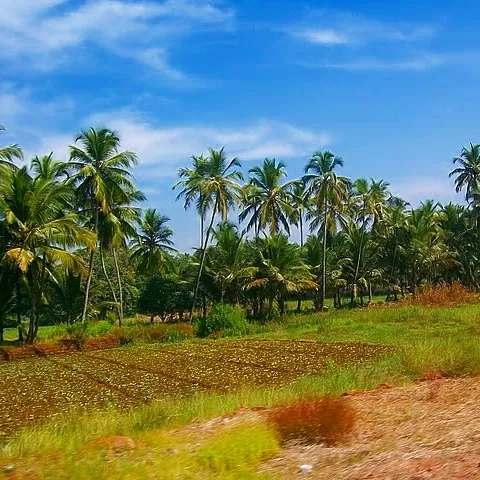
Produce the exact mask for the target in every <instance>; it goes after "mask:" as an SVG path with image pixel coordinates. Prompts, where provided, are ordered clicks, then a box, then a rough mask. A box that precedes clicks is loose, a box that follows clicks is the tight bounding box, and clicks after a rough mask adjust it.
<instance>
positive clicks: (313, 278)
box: [0, 128, 480, 344]
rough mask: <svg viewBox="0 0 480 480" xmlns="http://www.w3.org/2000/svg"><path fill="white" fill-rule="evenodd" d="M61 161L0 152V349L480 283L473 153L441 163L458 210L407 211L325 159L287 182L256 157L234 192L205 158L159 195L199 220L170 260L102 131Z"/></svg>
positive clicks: (169, 235)
mask: <svg viewBox="0 0 480 480" xmlns="http://www.w3.org/2000/svg"><path fill="white" fill-rule="evenodd" d="M69 151H70V155H69V158H68V159H62V160H55V159H54V157H53V154H50V155H48V156H45V157H34V158H33V159H32V160H31V162H30V164H29V166H19V165H18V164H16V163H15V161H18V160H20V159H21V158H22V151H21V149H20V147H19V146H18V145H11V146H7V147H3V148H1V149H0V162H1V163H0V169H1V172H0V173H1V175H0V341H2V342H3V341H4V339H3V334H4V330H5V328H7V327H10V328H11V327H14V328H16V329H17V331H18V336H17V341H18V342H19V343H22V342H27V343H29V344H33V343H34V342H35V341H37V339H38V336H39V331H40V326H41V325H51V324H58V323H64V324H67V325H73V324H75V323H76V322H82V323H85V322H87V321H92V320H100V319H108V320H109V321H110V322H112V323H113V322H116V323H117V324H118V326H119V327H121V326H122V325H123V324H124V322H125V319H126V316H133V315H134V314H135V313H145V314H147V315H149V316H150V317H151V321H152V322H154V321H155V319H156V318H159V319H160V321H162V322H174V321H188V322H192V320H193V319H194V318H195V317H200V316H201V317H203V320H202V323H201V325H203V326H206V325H207V324H208V323H209V322H210V321H211V320H212V319H213V318H215V316H216V313H215V311H216V310H215V305H216V304H219V303H221V304H231V305H236V306H239V307H240V308H242V309H243V310H244V311H245V313H246V315H247V318H253V319H258V320H261V321H268V320H269V321H272V320H273V319H275V318H276V317H277V316H278V315H280V316H285V315H286V314H287V313H288V310H289V307H288V306H289V301H292V300H294V301H296V310H297V311H298V312H299V313H301V312H302V310H303V311H304V309H305V307H306V306H311V307H312V308H313V309H314V310H316V311H323V310H325V309H326V308H327V305H328V304H330V303H331V302H330V299H331V298H333V306H334V307H337V308H340V307H344V306H346V305H348V306H351V307H354V306H357V305H365V304H369V303H371V302H372V299H373V297H374V295H375V294H378V293H382V294H383V295H385V297H386V300H387V301H396V300H398V299H399V298H406V297H407V296H408V294H410V293H411V294H412V295H413V296H414V297H417V296H418V294H419V292H422V291H423V292H424V291H426V290H425V289H427V290H428V288H432V287H435V286H438V285H451V284H452V283H455V284H458V285H462V286H463V287H464V288H466V289H470V290H476V289H477V288H478V287H479V279H480V255H479V253H478V248H479V247H478V246H479V245H480V238H479V234H480V229H479V227H478V218H479V205H480V203H479V201H478V199H479V198H480V194H479V193H478V181H479V175H480V174H479V171H480V169H479V168H478V164H479V151H480V147H479V146H478V145H470V146H469V147H466V148H464V149H463V150H462V152H461V155H460V156H459V157H455V158H454V159H453V162H454V164H455V168H454V169H453V170H452V172H451V176H453V177H454V178H455V183H456V189H457V191H461V190H463V191H465V196H466V202H467V203H466V205H455V204H448V205H440V204H438V203H435V202H434V201H433V200H425V201H424V202H423V203H421V204H420V206H418V207H412V206H410V205H409V204H408V203H407V201H405V200H403V199H400V198H397V197H394V196H393V195H392V194H391V193H390V191H389V188H388V187H389V185H388V182H386V181H384V180H375V179H370V180H366V179H363V178H360V179H356V180H352V179H349V178H346V177H344V176H342V175H340V170H341V168H342V167H343V164H344V162H343V159H342V158H340V157H339V156H337V155H335V154H334V153H332V152H329V151H323V152H321V151H318V152H315V153H313V155H312V157H311V158H310V159H309V160H308V161H307V162H306V165H305V174H304V176H303V177H302V178H299V179H291V180H288V179H287V171H286V166H285V165H284V164H283V163H282V162H279V161H277V160H275V159H265V160H264V161H263V163H261V164H260V165H256V166H253V167H252V168H250V169H249V171H248V179H247V181H246V182H245V183H243V184H242V183H241V182H242V180H243V173H242V166H241V162H240V160H239V159H237V158H233V159H229V158H228V156H227V154H226V151H225V149H224V148H222V149H220V150H214V149H208V152H207V154H206V156H204V155H197V156H195V155H194V156H193V157H192V164H191V166H188V167H185V168H181V169H180V170H179V181H178V182H177V183H176V184H175V186H174V188H176V189H177V190H178V198H179V199H183V200H184V206H185V208H190V207H192V206H193V207H195V209H196V210H197V212H198V214H199V218H200V233H201V234H200V242H199V248H198V249H197V251H196V252H195V253H194V254H182V253H179V252H177V251H176V250H175V246H174V243H173V232H172V230H171V229H170V227H169V226H168V221H169V219H168V218H167V217H165V216H164V215H162V214H161V213H160V212H159V211H157V210H156V209H146V210H145V211H143V212H142V209H141V207H140V205H141V202H142V201H144V200H145V196H144V195H143V193H142V192H140V191H139V190H138V189H137V188H136V186H135V183H134V179H133V176H132V168H133V166H134V165H135V164H136V162H137V157H136V155H135V153H134V152H130V151H126V150H122V148H121V140H120V138H119V137H118V135H117V134H116V133H115V132H113V131H110V130H109V129H107V128H101V129H98V130H96V129H93V128H91V129H88V130H86V131H83V132H80V134H79V135H78V136H77V138H76V140H75V142H74V144H73V145H71V146H70V150H69ZM235 212H238V214H239V217H238V225H237V224H236V222H234V221H233V220H234V215H235ZM294 228H298V229H299V233H300V239H299V243H296V242H293V241H292V239H291V238H290V235H291V234H292V232H293V229H294ZM308 230H310V235H307V236H306V235H305V232H306V231H308ZM305 236H306V238H305ZM463 287H462V288H463ZM446 288H447V287H446ZM423 295H425V293H423ZM302 307H303V309H302ZM212 308H213V311H212ZM218 308H223V309H225V308H228V307H218ZM235 308H236V307H235ZM210 311H212V313H209V312H210ZM232 311H233V310H232ZM72 328H75V329H77V330H78V331H81V330H82V328H84V327H72ZM202 328H203V327H202ZM205 328H206V330H205V332H203V331H202V332H201V333H202V334H208V333H207V330H208V332H210V333H212V332H213V331H215V330H216V329H218V328H220V327H218V326H213V327H208V328H207V327H205ZM221 329H222V328H221ZM243 329H244V327H243V326H242V327H241V329H240V330H242V331H243ZM200 330H202V329H200ZM223 330H228V328H227V327H224V328H223ZM72 331H73V330H72Z"/></svg>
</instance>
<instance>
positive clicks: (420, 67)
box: [297, 51, 480, 72]
mask: <svg viewBox="0 0 480 480" xmlns="http://www.w3.org/2000/svg"><path fill="white" fill-rule="evenodd" d="M479 60H480V52H475V51H472V52H461V53H450V52H449V53H418V54H416V55H412V54H410V55H405V56H402V55H398V56H396V57H388V58H385V57H384V56H382V57H381V56H378V57H371V56H360V57H355V58H347V59H346V60H342V61H340V60H334V61H329V60H321V61H318V62H311V61H309V62H297V64H298V65H300V66H303V67H306V68H329V69H334V70H348V71H352V72H355V71H357V72H362V71H379V72H380V71H393V72H395V71H397V72H402V71H404V72H424V71H428V70H432V69H435V68H441V67H446V66H452V65H456V66H459V67H461V66H464V67H467V66H469V67H472V66H475V65H478V61H479Z"/></svg>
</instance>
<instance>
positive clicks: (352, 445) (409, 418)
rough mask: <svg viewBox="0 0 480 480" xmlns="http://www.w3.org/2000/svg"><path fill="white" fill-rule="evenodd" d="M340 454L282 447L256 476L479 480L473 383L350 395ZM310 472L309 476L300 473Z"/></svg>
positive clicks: (477, 391)
mask: <svg viewBox="0 0 480 480" xmlns="http://www.w3.org/2000/svg"><path fill="white" fill-rule="evenodd" d="M351 402H352V405H353V407H354V408H355V410H356V411H357V425H356V429H355V434H354V436H353V437H352V438H351V440H350V441H349V442H348V443H347V444H344V445H342V446H337V447H326V446H322V445H310V446H301V445H289V446H287V447H285V448H284V449H283V450H282V452H281V454H280V455H279V456H278V457H277V458H275V459H274V460H271V461H269V462H268V463H266V464H265V465H264V466H263V468H262V471H264V472H268V473H273V474H276V475H277V476H279V477H280V478H288V479H294V478H307V477H308V478H312V479H332V478H338V479H340V478H341V479H367V478H368V479H370V478H379V479H382V480H386V479H395V480H402V479H424V478H432V479H436V480H443V479H445V480H447V479H448V480H451V479H458V480H460V479H462V480H464V479H476V478H479V479H480V405H479V404H480V379H478V378H457V379H438V380H433V381H428V382H422V383H418V384H416V385H412V386H409V387H404V388H392V389H381V390H377V391H373V392H366V393H362V394H355V395H351ZM303 464H310V465H312V466H313V469H312V472H311V473H310V474H306V473H302V472H300V469H299V466H300V465H303Z"/></svg>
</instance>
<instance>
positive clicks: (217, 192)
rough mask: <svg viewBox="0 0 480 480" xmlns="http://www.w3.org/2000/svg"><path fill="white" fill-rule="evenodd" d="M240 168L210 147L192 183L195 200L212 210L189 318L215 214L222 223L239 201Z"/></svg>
mask: <svg viewBox="0 0 480 480" xmlns="http://www.w3.org/2000/svg"><path fill="white" fill-rule="evenodd" d="M240 167H241V164H240V161H239V160H238V159H237V158H233V159H231V160H227V157H226V155H225V148H223V147H222V148H221V149H220V150H214V149H213V148H209V155H208V157H207V159H206V162H205V164H204V165H203V166H202V171H201V178H199V179H196V180H195V189H196V190H197V192H198V193H196V194H195V195H197V196H196V197H194V198H202V203H203V204H204V205H208V206H209V207H210V209H211V217H210V222H209V225H208V228H207V231H206V234H205V241H204V243H203V245H202V252H201V256H200V266H199V269H198V274H197V281H196V285H195V291H194V294H193V302H192V310H191V317H192V316H193V314H194V311H195V307H196V303H197V297H198V290H199V287H200V279H201V277H202V272H203V267H204V265H205V255H206V251H207V246H208V242H209V240H210V234H211V232H212V228H213V225H214V223H215V219H216V218H217V215H220V218H221V219H222V220H223V221H225V220H227V216H228V212H229V210H230V209H231V208H232V207H233V206H235V205H236V204H237V203H238V202H239V200H240V198H241V187H240V185H239V184H238V181H239V180H242V179H243V175H242V173H241V172H240V170H237V168H240Z"/></svg>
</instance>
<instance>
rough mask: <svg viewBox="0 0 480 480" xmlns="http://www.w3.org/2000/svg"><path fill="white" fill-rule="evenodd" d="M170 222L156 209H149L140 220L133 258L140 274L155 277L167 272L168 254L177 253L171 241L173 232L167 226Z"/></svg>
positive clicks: (133, 246)
mask: <svg viewBox="0 0 480 480" xmlns="http://www.w3.org/2000/svg"><path fill="white" fill-rule="evenodd" d="M169 221H170V219H169V218H168V217H166V216H165V215H162V214H160V213H159V212H157V210H156V209H154V208H153V209H152V208H147V210H145V212H144V214H143V218H140V219H139V220H138V227H139V231H138V235H137V236H136V240H135V242H134V244H133V245H132V250H133V251H132V256H131V258H132V261H133V262H134V263H135V264H136V265H137V267H138V271H139V272H140V273H142V274H144V275H148V276H153V275H158V274H159V273H161V272H163V271H165V268H166V266H167V264H168V254H169V253H173V252H176V250H175V248H173V241H172V240H171V237H172V235H173V231H172V229H171V228H170V227H168V226H167V223H168V222H169Z"/></svg>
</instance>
